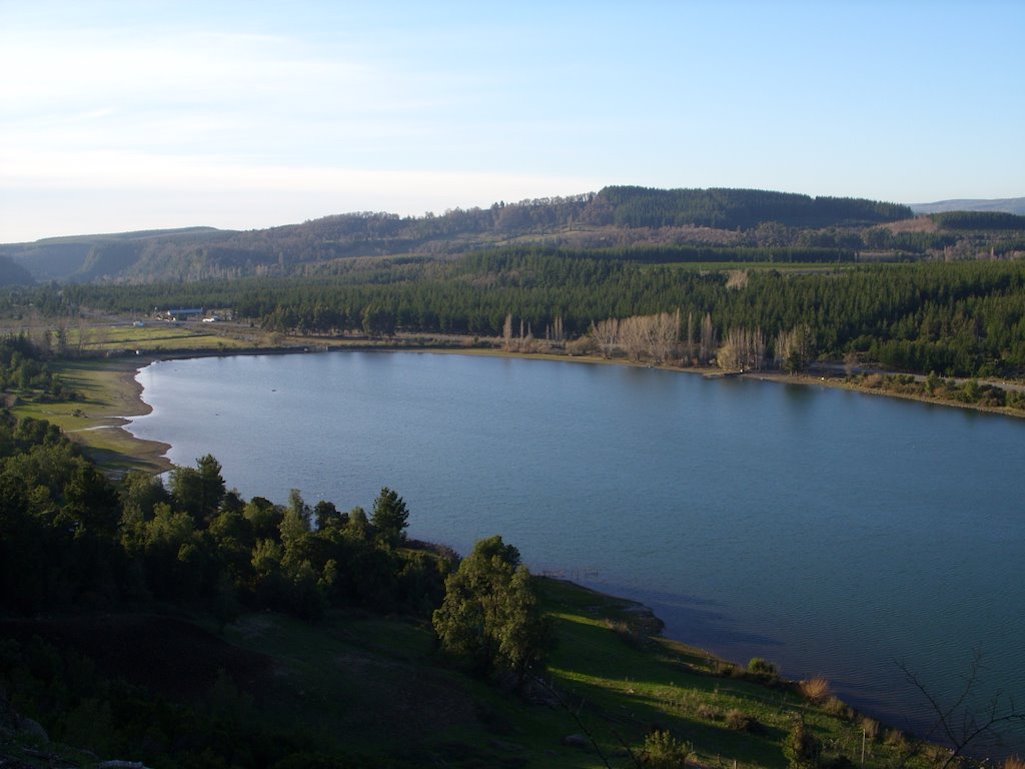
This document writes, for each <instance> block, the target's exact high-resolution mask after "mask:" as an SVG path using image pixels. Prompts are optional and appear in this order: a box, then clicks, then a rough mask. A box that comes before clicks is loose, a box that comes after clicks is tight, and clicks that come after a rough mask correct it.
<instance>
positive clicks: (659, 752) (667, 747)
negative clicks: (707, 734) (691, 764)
mask: <svg viewBox="0 0 1025 769" xmlns="http://www.w3.org/2000/svg"><path fill="white" fill-rule="evenodd" d="M693 752H694V751H693V748H692V747H691V745H690V743H688V742H684V741H683V740H678V739H677V738H676V737H674V736H673V735H672V734H670V733H669V732H667V731H660V730H656V731H654V732H652V733H651V734H649V735H648V736H647V737H645V738H644V746H643V747H642V748H641V756H642V758H641V763H642V765H644V766H650V767H653V769H679V768H680V767H683V766H686V765H687V758H688V757H689V756H690V754H691V753H693Z"/></svg>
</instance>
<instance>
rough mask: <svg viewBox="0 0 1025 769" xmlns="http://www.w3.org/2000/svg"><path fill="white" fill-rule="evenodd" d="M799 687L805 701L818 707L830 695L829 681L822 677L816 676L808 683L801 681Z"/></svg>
mask: <svg viewBox="0 0 1025 769" xmlns="http://www.w3.org/2000/svg"><path fill="white" fill-rule="evenodd" d="M799 687H800V690H801V694H803V695H804V697H805V699H807V700H809V701H811V702H814V703H816V704H819V705H820V704H822V703H823V702H825V701H826V700H827V699H828V698H829V697H830V695H832V692H831V691H830V689H829V681H827V680H826V679H825V678H823V677H822V676H817V677H815V678H812V679H810V680H808V681H801V683H800V685H799Z"/></svg>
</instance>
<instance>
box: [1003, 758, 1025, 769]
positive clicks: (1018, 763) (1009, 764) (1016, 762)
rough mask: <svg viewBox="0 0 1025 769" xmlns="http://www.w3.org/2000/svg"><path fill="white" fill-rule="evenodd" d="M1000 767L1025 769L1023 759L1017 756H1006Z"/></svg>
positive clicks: (1004, 768)
mask: <svg viewBox="0 0 1025 769" xmlns="http://www.w3.org/2000/svg"><path fill="white" fill-rule="evenodd" d="M1001 769H1025V761H1023V760H1022V759H1020V758H1019V757H1018V756H1008V757H1007V758H1005V759H1004V763H1003V765H1002V766H1001Z"/></svg>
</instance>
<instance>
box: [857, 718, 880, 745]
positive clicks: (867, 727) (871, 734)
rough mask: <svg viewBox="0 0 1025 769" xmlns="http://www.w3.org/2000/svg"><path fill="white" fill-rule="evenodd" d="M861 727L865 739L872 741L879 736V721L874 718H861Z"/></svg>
mask: <svg viewBox="0 0 1025 769" xmlns="http://www.w3.org/2000/svg"><path fill="white" fill-rule="evenodd" d="M861 728H862V730H863V731H864V732H865V737H866V739H869V740H873V741H874V740H875V739H876V737H878V736H879V722H878V721H876V720H875V719H874V718H868V717H866V718H863V719H861Z"/></svg>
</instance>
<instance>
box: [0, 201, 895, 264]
mask: <svg viewBox="0 0 1025 769" xmlns="http://www.w3.org/2000/svg"><path fill="white" fill-rule="evenodd" d="M911 216H912V212H911V209H909V208H907V207H906V206H901V205H896V204H892V203H880V202H876V201H869V200H861V199H854V198H821V197H819V198H812V197H809V196H807V195H797V194H791V193H781V192H766V191H761V190H742V189H707V190H698V189H689V190H688V189H679V190H658V189H647V188H643V187H606V188H604V189H603V190H601V191H600V192H598V193H587V194H583V195H576V196H572V197H567V198H541V199H537V200H527V201H521V202H519V203H504V202H499V203H495V204H494V205H492V206H491V207H490V208H487V209H481V208H472V209H467V210H463V209H455V210H451V211H447V212H445V213H444V214H443V215H438V216H435V215H432V214H428V215H425V216H422V217H400V216H398V215H396V214H388V213H374V212H359V213H348V214H341V215H337V216H329V217H325V218H322V219H316V220H313V221H307V222H305V223H303V224H296V225H288V226H283V227H273V228H270V229H265V230H253V231H248V232H232V231H221V230H215V229H210V228H189V229H184V230H167V231H156V232H136V233H125V234H119V235H83V236H78V237H68V238H56V239H48V240H41V241H37V242H35V243H20V244H8V245H0V255H6V256H8V257H10V258H12V259H13V260H14V261H16V262H17V263H18V264H20V265H21V266H23V267H24V268H26V269H27V270H28V271H29V272H30V273H31V274H32V275H33V276H34V278H35V279H36V280H42V281H45V280H57V281H61V282H75V283H86V282H92V281H108V282H109V281H113V282H150V281H156V280H183V281H192V280H201V279H207V278H237V277H244V276H261V275H278V276H280V275H297V274H309V273H310V272H314V273H319V272H325V271H326V272H333V271H336V270H337V269H339V268H338V265H337V264H335V263H336V262H338V260H344V259H349V258H352V257H367V256H371V257H376V256H409V255H416V256H423V257H431V258H439V257H447V256H453V255H458V254H463V253H466V252H469V251H474V250H478V249H481V248H484V247H494V246H500V245H521V244H544V245H547V246H557V247H563V248H572V249H592V248H598V247H609V246H615V247H626V246H634V245H649V246H650V245H666V244H670V245H672V244H693V245H700V246H719V247H740V246H747V247H752V246H816V247H823V246H824V247H845V246H846V245H847V244H846V243H845V242H844V241H845V240H846V241H851V243H852V244H854V245H855V246H856V247H858V246H860V245H861V242H862V241H861V239H860V237H855V238H853V239H851V238H850V237H849V235H845V234H844V232H846V231H848V230H858V229H863V228H866V227H871V226H873V225H880V224H885V223H888V222H894V221H898V220H901V219H907V218H910V217H911ZM841 230H842V231H844V232H838V231H841ZM838 241H839V242H838Z"/></svg>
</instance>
